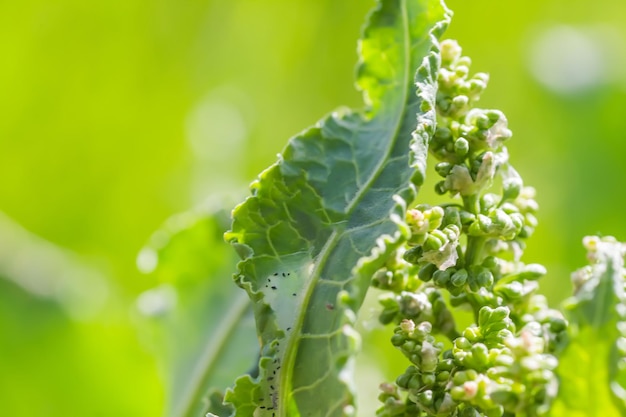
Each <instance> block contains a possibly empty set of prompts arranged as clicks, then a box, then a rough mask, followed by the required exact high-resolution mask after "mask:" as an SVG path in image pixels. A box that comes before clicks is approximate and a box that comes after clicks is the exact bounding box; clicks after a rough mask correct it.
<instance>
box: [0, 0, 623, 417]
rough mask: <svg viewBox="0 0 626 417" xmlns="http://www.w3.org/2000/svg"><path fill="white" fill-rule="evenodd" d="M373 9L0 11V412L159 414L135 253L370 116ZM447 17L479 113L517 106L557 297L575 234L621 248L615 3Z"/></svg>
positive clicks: (541, 246)
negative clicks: (477, 85) (365, 87)
mask: <svg viewBox="0 0 626 417" xmlns="http://www.w3.org/2000/svg"><path fill="white" fill-rule="evenodd" d="M372 4H373V1H371V0H367V1H365V0H362V1H356V0H352V1H348V0H346V1H337V0H264V1H260V0H230V1H223V0H219V1H218V0H185V1H174V0H152V1H147V0H130V1H128V0H125V1H120V0H110V1H107V2H83V1H77V0H55V1H50V0H48V1H45V0H24V1H20V2H9V1H2V2H0V54H1V56H2V58H1V65H0V177H1V178H2V180H1V182H0V278H1V279H0V410H1V414H2V415H6V416H13V417H18V416H31V415H37V416H39V417H47V416H84V417H89V416H117V417H122V416H133V417H141V416H146V417H147V416H158V415H160V414H161V413H162V410H163V407H164V388H163V386H164V382H163V377H162V373H161V372H160V371H159V370H158V367H157V364H156V360H155V358H154V355H153V354H152V351H151V350H150V349H149V348H148V344H147V343H145V341H144V340H143V339H142V338H141V337H139V334H140V333H138V332H137V329H136V323H135V320H134V319H133V317H134V315H133V314H132V311H133V309H134V307H133V306H134V300H135V298H136V297H137V295H138V294H140V293H141V292H142V291H144V290H146V289H148V288H150V287H153V286H154V285H155V284H156V283H155V282H153V280H152V279H151V278H150V277H149V276H145V275H142V274H141V273H139V272H138V271H137V267H136V262H135V260H136V256H137V253H138V252H139V250H140V249H141V247H142V246H143V244H144V243H145V242H146V241H147V240H148V238H149V236H150V235H151V233H152V232H153V231H154V230H156V229H157V228H159V226H160V225H161V224H162V223H163V222H164V221H165V220H166V219H167V218H168V217H169V216H171V215H172V214H174V213H177V212H180V211H183V210H185V209H188V208H190V207H192V206H196V205H198V204H201V203H202V202H203V201H205V200H206V199H208V198H213V200H215V199H218V200H219V199H220V198H221V197H216V196H221V195H223V193H230V194H236V195H244V193H245V190H246V184H247V183H248V182H249V181H250V180H252V179H253V178H254V176H255V175H256V174H257V173H258V172H259V171H260V170H262V169H263V168H265V167H266V166H267V165H269V164H270V163H272V162H273V161H274V160H275V158H276V153H277V152H279V151H280V149H282V147H283V146H284V144H285V142H286V140H287V138H289V137H290V136H292V135H293V134H295V133H297V132H298V131H300V130H302V129H303V128H305V127H306V126H308V125H311V124H313V123H314V122H315V121H316V120H317V119H319V118H320V117H321V116H322V115H324V114H325V113H327V112H329V111H331V110H333V109H334V108H335V107H338V106H339V105H350V106H356V107H358V106H360V97H359V95H358V94H357V93H356V92H355V90H354V88H353V68H354V63H355V60H356V54H355V52H354V51H355V45H356V39H357V37H358V34H359V28H360V26H361V23H362V22H363V19H364V16H365V14H366V12H367V10H368V9H369V8H370V7H371V6H372ZM448 5H449V6H450V7H451V8H452V9H453V10H454V11H455V18H454V20H453V24H452V26H451V28H450V30H449V32H448V35H447V36H449V37H454V38H457V39H458V40H459V41H460V43H461V45H462V46H463V47H464V51H465V53H467V54H469V55H470V56H471V57H472V59H473V62H474V65H473V70H474V71H486V72H489V73H490V74H491V82H490V88H489V89H488V91H487V92H486V94H485V95H484V96H483V101H482V105H483V106H485V107H491V108H499V109H501V110H503V111H504V112H505V113H506V114H507V116H508V118H509V122H510V123H509V124H510V127H511V129H512V130H513V133H514V138H513V140H512V141H511V142H510V143H509V150H510V153H511V159H512V161H513V163H514V165H515V166H516V167H517V169H518V171H519V172H520V173H521V174H522V176H523V178H524V179H525V181H526V183H527V184H529V185H533V186H535V187H536V189H537V191H538V196H537V199H538V201H539V203H540V205H541V208H542V209H541V212H540V216H539V220H540V226H539V227H538V229H537V232H536V234H535V235H534V237H533V238H532V239H531V241H530V244H529V248H528V251H527V253H526V255H525V259H526V260H527V261H532V262H541V263H544V264H545V265H546V266H547V267H548V269H549V271H550V274H549V276H548V277H547V278H545V280H544V282H543V284H542V285H543V288H544V289H545V290H546V291H547V293H548V295H549V297H550V301H551V303H552V304H554V305H556V304H557V303H558V302H559V301H560V300H562V299H563V298H565V297H566V296H567V295H568V294H569V292H570V287H569V272H570V271H571V270H573V269H574V268H576V267H578V266H580V265H582V264H583V263H584V253H583V250H582V249H581V247H580V241H581V238H582V236H584V235H585V234H590V233H603V234H613V235H615V236H617V237H618V238H619V239H622V240H624V239H626V221H624V213H626V196H625V195H624V191H623V190H624V187H623V182H624V179H626V161H625V159H626V158H625V157H626V70H625V68H626V2H624V1H623V0H596V1H593V2H591V1H589V0H568V1H565V0H528V1H524V2H521V1H515V2H514V1H495V0H473V1H468V0H449V2H448ZM429 193H430V191H429V192H428V193H426V192H424V194H423V197H422V198H424V199H427V198H428V195H430V194H429ZM211 196H212V197H211ZM224 279H226V280H227V279H228V277H224ZM382 339H383V340H381V343H386V340H384V339H386V336H385V337H382ZM370 349H374V351H375V349H376V347H375V346H374V347H373V348H370ZM381 361H384V359H381ZM372 386H373V389H375V387H376V386H377V383H376V382H374V383H373V384H372ZM366 395H367V394H366Z"/></svg>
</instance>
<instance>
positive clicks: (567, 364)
mask: <svg viewBox="0 0 626 417" xmlns="http://www.w3.org/2000/svg"><path fill="white" fill-rule="evenodd" d="M593 239H594V240H593V244H592V245H591V246H592V248H590V255H591V258H592V260H594V261H595V264H593V265H592V266H591V269H589V268H586V269H582V270H580V271H579V272H578V273H577V274H578V275H576V274H575V277H576V276H578V277H579V280H580V281H582V285H580V287H579V288H578V289H577V291H576V294H575V295H574V296H573V297H572V298H571V299H570V300H568V301H567V302H566V305H565V307H566V310H567V311H568V313H569V315H568V316H569V320H570V325H569V328H568V333H569V342H568V344H567V346H566V347H565V350H564V351H563V353H562V355H561V356H560V359H559V367H558V368H557V373H558V375H559V377H560V389H559V394H558V397H557V399H556V401H555V403H554V406H553V408H552V410H551V414H550V415H551V416H555V417H558V416H570V417H571V416H581V417H582V416H593V415H602V416H620V415H624V414H625V413H626V407H625V405H626V397H624V396H623V395H622V393H623V392H624V388H623V387H624V384H623V378H624V375H623V371H620V370H619V368H620V367H621V368H623V366H620V365H619V362H620V361H622V362H623V360H624V359H623V355H619V354H618V352H617V342H618V340H619V338H620V337H621V336H622V334H621V332H620V323H619V322H620V317H619V315H618V312H619V311H624V302H625V301H626V298H625V297H624V260H623V254H624V252H623V251H624V247H623V245H622V244H620V243H617V242H615V241H614V240H612V239H610V238H604V239H602V240H600V239H597V238H593ZM588 247H589V245H588Z"/></svg>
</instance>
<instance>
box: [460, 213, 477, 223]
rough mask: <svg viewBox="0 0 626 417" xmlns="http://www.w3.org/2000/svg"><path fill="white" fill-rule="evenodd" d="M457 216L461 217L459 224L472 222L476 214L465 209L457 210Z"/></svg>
mask: <svg viewBox="0 0 626 417" xmlns="http://www.w3.org/2000/svg"><path fill="white" fill-rule="evenodd" d="M459 217H460V218H461V224H463V225H468V224H472V223H473V222H475V221H476V215H475V214H473V213H470V212H469V211H465V210H461V211H459Z"/></svg>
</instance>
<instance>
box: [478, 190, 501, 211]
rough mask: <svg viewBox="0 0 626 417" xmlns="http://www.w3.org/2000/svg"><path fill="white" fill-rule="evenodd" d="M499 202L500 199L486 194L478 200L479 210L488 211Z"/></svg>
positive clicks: (491, 194) (494, 195)
mask: <svg viewBox="0 0 626 417" xmlns="http://www.w3.org/2000/svg"><path fill="white" fill-rule="evenodd" d="M499 202H500V197H498V196H497V195H496V194H493V193H486V194H485V195H483V196H482V198H481V199H480V208H481V210H482V211H488V210H489V209H491V208H493V207H495V206H496V205H497V204H498V203H499Z"/></svg>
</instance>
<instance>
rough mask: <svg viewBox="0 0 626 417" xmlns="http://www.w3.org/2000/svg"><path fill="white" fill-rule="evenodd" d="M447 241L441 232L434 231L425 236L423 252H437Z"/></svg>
mask: <svg viewBox="0 0 626 417" xmlns="http://www.w3.org/2000/svg"><path fill="white" fill-rule="evenodd" d="M447 241H448V239H447V238H446V235H445V234H444V233H443V232H442V231H441V230H434V231H433V232H432V233H429V234H428V235H427V236H426V241H425V242H424V245H423V248H424V251H432V250H435V251H436V250H439V249H441V247H442V246H443V245H445V244H446V242H447Z"/></svg>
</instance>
